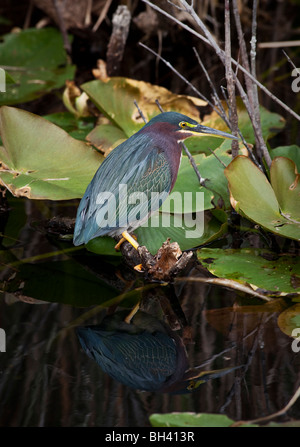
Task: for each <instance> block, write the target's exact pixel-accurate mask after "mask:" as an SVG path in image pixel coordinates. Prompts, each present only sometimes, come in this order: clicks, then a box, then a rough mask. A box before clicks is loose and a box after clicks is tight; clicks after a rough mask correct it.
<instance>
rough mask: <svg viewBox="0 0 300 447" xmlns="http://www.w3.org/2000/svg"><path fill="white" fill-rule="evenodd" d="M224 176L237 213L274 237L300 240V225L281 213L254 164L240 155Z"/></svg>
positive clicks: (272, 190)
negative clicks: (271, 233) (273, 234)
mask: <svg viewBox="0 0 300 447" xmlns="http://www.w3.org/2000/svg"><path fill="white" fill-rule="evenodd" d="M273 163H274V162H273ZM273 163H272V166H271V171H272V169H274V168H273ZM225 175H226V177H227V180H228V186H229V190H230V198H231V204H232V206H233V208H234V209H235V210H236V211H237V212H239V213H240V214H242V215H245V216H246V217H247V218H249V219H250V220H252V221H254V222H256V223H258V224H259V225H261V226H262V227H264V228H266V229H268V230H269V231H272V232H273V233H276V234H278V235H280V236H285V237H288V238H291V239H296V240H300V223H299V222H295V221H292V220H291V219H290V218H288V217H285V216H284V215H283V214H282V213H281V210H280V204H279V202H278V200H277V197H276V194H275V191H274V189H273V188H272V186H271V184H270V183H269V181H268V179H267V177H266V176H265V175H264V174H263V173H262V172H261V171H260V170H259V169H258V168H257V167H256V166H255V165H254V163H252V161H251V160H249V159H248V158H247V157H245V156H243V155H239V156H238V157H236V158H235V159H234V160H232V162H231V163H230V164H229V165H228V166H227V168H226V169H225ZM295 175H296V174H295ZM275 177H276V176H275Z"/></svg>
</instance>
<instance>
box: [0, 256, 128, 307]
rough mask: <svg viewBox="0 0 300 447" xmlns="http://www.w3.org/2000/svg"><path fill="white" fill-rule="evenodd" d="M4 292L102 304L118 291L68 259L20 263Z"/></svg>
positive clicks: (62, 301)
mask: <svg viewBox="0 0 300 447" xmlns="http://www.w3.org/2000/svg"><path fill="white" fill-rule="evenodd" d="M70 290H72V293H70ZM87 290H88V293H87V292H86V291H87ZM6 293H14V294H16V296H18V294H19V293H20V294H21V296H25V297H27V298H28V297H29V298H34V299H37V300H42V301H47V302H55V303H64V304H71V305H74V306H91V305H95V304H102V303H105V302H106V301H108V300H111V299H113V298H115V297H116V296H118V295H119V291H118V290H116V289H114V288H113V287H111V286H109V285H107V284H106V283H105V282H103V281H101V280H100V279H98V278H96V277H95V275H93V274H92V273H89V272H88V271H86V269H84V268H83V267H81V266H80V265H79V264H77V263H75V262H74V261H72V260H66V261H56V262H43V263H38V264H29V263H28V264H27V263H23V264H22V263H21V264H20V265H19V266H18V272H17V274H16V276H15V277H14V278H13V280H11V281H10V282H8V283H7V286H6Z"/></svg>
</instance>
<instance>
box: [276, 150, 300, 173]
mask: <svg viewBox="0 0 300 447" xmlns="http://www.w3.org/2000/svg"><path fill="white" fill-rule="evenodd" d="M270 155H271V158H272V159H274V158H275V157H287V158H289V159H291V160H293V162H294V163H295V165H296V166H297V170H298V172H300V147H299V146H297V145H296V144H292V145H291V146H278V147H276V148H275V149H272V150H271V151H270Z"/></svg>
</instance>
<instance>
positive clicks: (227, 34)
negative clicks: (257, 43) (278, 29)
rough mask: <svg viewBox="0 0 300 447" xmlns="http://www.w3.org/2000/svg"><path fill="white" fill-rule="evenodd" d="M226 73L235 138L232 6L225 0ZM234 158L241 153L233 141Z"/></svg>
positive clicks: (236, 123) (237, 144)
mask: <svg viewBox="0 0 300 447" xmlns="http://www.w3.org/2000/svg"><path fill="white" fill-rule="evenodd" d="M225 73H226V81H227V91H228V98H229V109H228V111H229V120H230V124H231V131H232V134H233V135H234V136H237V135H238V116H237V110H236V98H235V82H234V79H233V73H232V67H231V33H230V6H229V0H225ZM231 148H232V158H235V157H236V156H237V155H238V153H239V143H238V141H237V140H234V141H232V143H231Z"/></svg>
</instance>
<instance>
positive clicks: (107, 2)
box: [93, 0, 112, 32]
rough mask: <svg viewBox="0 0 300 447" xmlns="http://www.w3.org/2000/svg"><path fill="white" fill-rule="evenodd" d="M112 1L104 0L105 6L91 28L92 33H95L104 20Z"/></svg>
mask: <svg viewBox="0 0 300 447" xmlns="http://www.w3.org/2000/svg"><path fill="white" fill-rule="evenodd" d="M111 2H112V0H106V3H105V5H104V6H103V8H102V10H101V13H100V15H99V17H98V19H97V22H96V23H95V25H94V26H93V31H94V32H95V31H97V29H98V28H99V26H100V25H101V23H102V22H103V20H104V19H105V16H106V14H107V13H108V10H109V7H110V5H111Z"/></svg>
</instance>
